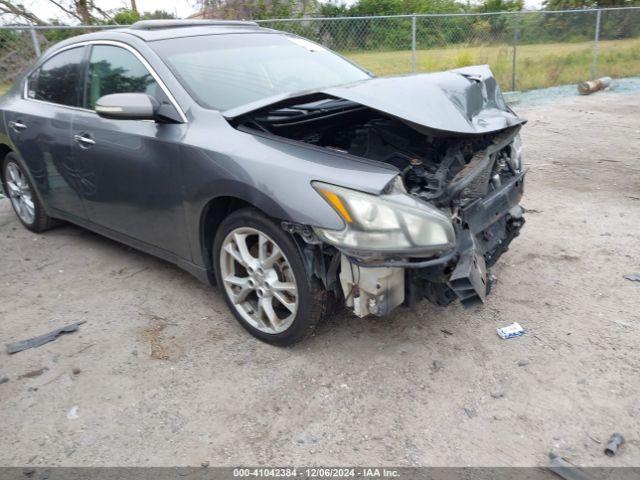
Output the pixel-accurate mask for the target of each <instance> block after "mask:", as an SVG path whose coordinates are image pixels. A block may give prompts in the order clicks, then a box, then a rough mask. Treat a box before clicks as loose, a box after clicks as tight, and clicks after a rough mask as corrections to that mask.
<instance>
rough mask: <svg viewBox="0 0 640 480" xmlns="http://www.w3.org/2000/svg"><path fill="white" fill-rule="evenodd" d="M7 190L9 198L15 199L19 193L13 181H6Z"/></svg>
mask: <svg viewBox="0 0 640 480" xmlns="http://www.w3.org/2000/svg"><path fill="white" fill-rule="evenodd" d="M7 188H8V190H9V192H8V193H9V196H10V197H17V196H18V194H19V193H20V188H19V187H18V185H16V184H15V183H14V182H13V181H7Z"/></svg>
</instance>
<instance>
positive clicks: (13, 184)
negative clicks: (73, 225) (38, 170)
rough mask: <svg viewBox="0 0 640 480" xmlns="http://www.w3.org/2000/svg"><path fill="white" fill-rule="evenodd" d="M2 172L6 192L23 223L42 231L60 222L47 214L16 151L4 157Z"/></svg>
mask: <svg viewBox="0 0 640 480" xmlns="http://www.w3.org/2000/svg"><path fill="white" fill-rule="evenodd" d="M2 173H3V179H4V186H5V190H6V194H7V196H8V197H9V200H10V201H11V206H12V207H13V211H14V212H15V213H16V215H17V217H18V220H20V222H21V223H22V225H24V226H25V227H26V228H27V229H28V230H31V231H32V232H35V233H41V232H44V231H46V230H49V229H50V228H52V227H54V226H55V225H56V224H57V223H58V222H57V220H55V219H53V218H51V217H49V216H48V215H47V214H46V212H45V210H44V206H43V205H42V203H41V202H40V199H39V198H38V195H37V194H36V191H35V189H34V188H33V185H32V183H31V181H30V180H29V177H28V176H27V174H26V173H25V170H24V168H23V166H22V163H20V161H19V160H18V157H17V155H16V154H15V153H9V154H7V156H6V157H5V158H4V162H3V165H2Z"/></svg>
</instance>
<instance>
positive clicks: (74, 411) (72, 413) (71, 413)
mask: <svg viewBox="0 0 640 480" xmlns="http://www.w3.org/2000/svg"><path fill="white" fill-rule="evenodd" d="M78 417H79V415H78V406H77V405H74V406H73V407H71V410H69V411H68V412H67V418H68V419H69V420H75V419H76V418H78Z"/></svg>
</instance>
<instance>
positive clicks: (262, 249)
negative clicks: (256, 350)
mask: <svg viewBox="0 0 640 480" xmlns="http://www.w3.org/2000/svg"><path fill="white" fill-rule="evenodd" d="M243 244H244V246H243ZM245 246H246V248H245ZM213 258H214V260H213V262H214V268H215V273H216V279H217V282H218V286H219V288H220V289H221V290H222V295H223V296H224V299H225V301H226V302H227V305H228V307H229V309H230V310H231V311H232V312H233V314H234V316H235V317H236V319H237V320H238V322H240V325H242V326H243V327H244V328H245V329H246V330H247V331H248V332H249V333H251V335H253V336H254V337H256V338H258V339H260V340H262V341H264V342H267V343H270V344H272V345H279V346H287V345H293V344H294V343H297V342H299V341H300V340H302V339H304V338H305V337H307V336H309V335H310V334H311V333H312V332H313V331H314V329H315V328H316V325H317V324H318V322H320V320H322V319H323V318H324V317H326V316H327V313H328V308H329V303H330V302H329V298H328V292H327V291H326V290H325V289H324V288H322V286H321V284H320V282H319V281H318V280H317V279H316V278H315V277H313V276H312V275H310V274H309V273H307V270H306V268H305V266H304V262H303V259H302V255H301V253H300V251H299V249H298V247H297V246H296V244H295V241H294V239H293V238H292V236H291V235H290V234H288V233H286V232H285V231H284V230H282V228H280V226H279V225H278V224H277V223H275V222H274V221H273V220H271V219H269V218H268V217H266V216H265V215H263V214H262V213H260V212H258V211H257V210H255V209H253V208H243V209H240V210H236V211H235V212H233V213H232V214H231V215H229V216H228V217H227V218H225V219H224V220H223V222H222V224H221V225H220V227H219V228H218V231H217V232H216V236H215V239H214V242H213Z"/></svg>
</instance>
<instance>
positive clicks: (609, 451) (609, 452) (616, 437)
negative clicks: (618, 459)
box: [604, 433, 624, 457]
mask: <svg viewBox="0 0 640 480" xmlns="http://www.w3.org/2000/svg"><path fill="white" fill-rule="evenodd" d="M623 443H624V437H623V436H622V435H620V434H619V433H614V434H613V435H611V438H610V439H609V443H607V448H605V449H604V453H605V455H606V456H607V457H613V456H614V455H615V454H616V452H617V451H618V448H619V447H620V446H621V445H622V444H623Z"/></svg>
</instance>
